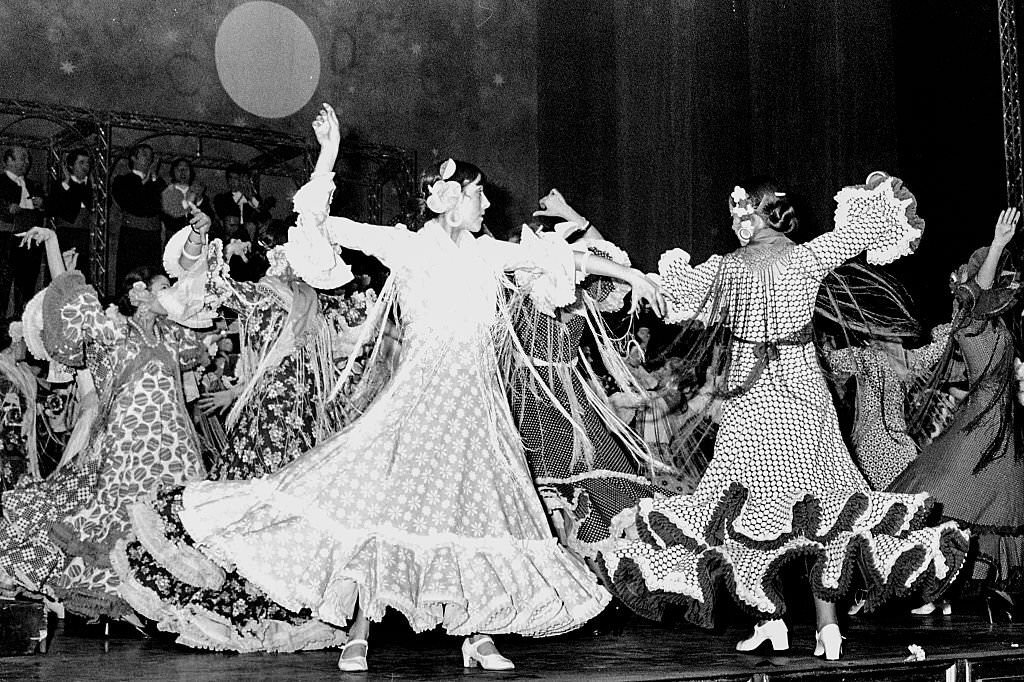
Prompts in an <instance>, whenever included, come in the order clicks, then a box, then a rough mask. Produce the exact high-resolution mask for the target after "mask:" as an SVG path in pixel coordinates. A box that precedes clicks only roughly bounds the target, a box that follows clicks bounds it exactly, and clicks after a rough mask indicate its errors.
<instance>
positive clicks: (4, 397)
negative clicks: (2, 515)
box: [0, 358, 36, 511]
mask: <svg viewBox="0 0 1024 682" xmlns="http://www.w3.org/2000/svg"><path fill="white" fill-rule="evenodd" d="M35 382H36V379H35V377H34V376H32V375H31V373H29V372H28V370H27V369H25V367H24V366H23V365H22V364H21V363H15V362H11V361H7V360H6V359H3V358H0V495H2V493H3V492H5V491H7V490H10V489H12V488H14V486H15V485H16V484H17V483H18V481H19V480H21V477H22V476H25V475H26V474H30V473H33V472H32V468H33V466H32V458H31V456H30V454H29V447H30V445H31V444H30V443H29V438H30V434H32V433H34V431H35V429H34V428H32V426H33V425H34V424H33V420H35V418H36V417H35V409H34V408H35V400H36V397H35V395H26V393H28V392H30V391H32V390H33V389H34V387H35ZM26 389H28V390H26ZM0 511H3V506H2V497H0Z"/></svg>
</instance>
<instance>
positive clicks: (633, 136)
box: [537, 0, 1005, 322]
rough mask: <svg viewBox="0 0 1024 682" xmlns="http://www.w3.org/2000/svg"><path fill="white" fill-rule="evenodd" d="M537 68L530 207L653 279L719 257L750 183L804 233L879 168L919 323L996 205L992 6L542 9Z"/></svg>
mask: <svg viewBox="0 0 1024 682" xmlns="http://www.w3.org/2000/svg"><path fill="white" fill-rule="evenodd" d="M537 68H538V72H537V85H538V112H537V113H538V115H537V119H538V153H539V158H538V162H539V163H538V166H539V178H540V185H541V186H540V191H541V193H543V192H545V191H547V189H548V188H549V187H551V186H556V187H558V188H559V189H561V190H562V191H563V192H564V193H565V194H566V196H567V197H568V198H569V200H570V202H571V203H573V204H574V205H576V206H577V207H578V208H579V210H580V212H581V213H583V214H584V215H586V216H588V217H589V218H591V219H592V220H593V222H594V223H596V224H598V225H600V227H601V228H602V229H603V230H605V231H606V232H607V234H608V235H609V236H610V237H612V238H613V239H615V240H616V241H617V242H618V243H619V244H620V245H621V246H623V247H624V248H625V249H627V251H629V252H630V254H632V255H633V257H634V260H635V261H636V262H637V263H638V264H640V265H641V266H643V267H645V268H648V269H650V268H653V267H655V265H656V263H657V258H658V255H659V254H660V253H662V252H663V251H665V250H666V249H668V248H670V247H675V246H679V247H682V248H684V249H686V250H688V251H690V252H691V253H692V254H693V256H694V260H695V262H699V261H701V260H703V259H705V258H706V257H707V256H708V255H710V254H711V253H714V252H718V251H724V250H726V249H729V248H732V247H733V245H734V244H733V242H732V235H731V233H730V232H728V230H727V229H726V228H727V226H728V213H727V209H726V197H727V196H728V194H729V191H730V190H731V188H732V186H733V185H734V184H736V183H737V182H742V180H743V179H744V178H745V177H748V176H750V175H752V174H770V175H774V176H775V177H777V178H778V179H779V180H781V181H782V182H783V183H784V184H786V185H788V186H789V188H790V189H791V190H792V191H793V192H794V194H795V195H796V196H797V197H799V198H800V199H801V200H802V201H801V207H802V209H803V218H804V220H803V228H802V232H803V233H804V234H803V235H802V236H803V237H809V236H813V235H814V234H816V233H817V232H819V231H820V230H822V229H825V228H827V227H830V226H831V220H832V211H833V208H834V204H833V202H832V196H833V195H834V194H835V192H836V191H837V190H838V189H839V188H840V187H841V186H843V185H844V184H851V183H856V182H862V181H863V179H864V177H865V176H866V175H867V173H868V172H870V171H871V170H874V169H876V168H882V169H886V170H890V171H891V172H893V173H895V174H898V175H901V176H902V177H903V178H904V179H905V180H906V182H907V184H908V185H909V186H910V187H911V188H912V189H913V190H914V191H915V192H916V193H917V195H918V197H919V199H920V202H921V208H920V212H921V214H922V215H923V216H924V217H925V218H926V220H927V221H928V231H927V232H926V236H925V239H924V241H923V243H922V246H921V249H920V251H919V253H918V255H915V256H913V257H911V258H909V259H904V261H903V262H901V263H899V264H898V265H897V266H895V267H894V268H893V271H894V272H895V273H896V274H897V275H898V276H900V277H901V278H902V279H904V280H905V282H906V283H907V284H908V286H909V287H910V288H911V290H912V292H913V293H914V294H915V296H916V298H917V299H918V301H919V303H920V305H921V308H922V313H923V314H924V316H925V317H926V319H927V321H929V322H932V321H935V320H937V319H941V317H942V315H945V314H948V313H947V311H948V306H949V299H948V296H947V295H946V294H945V281H946V278H947V275H948V272H949V271H950V269H951V268H952V266H953V265H955V264H956V263H958V262H961V261H962V260H964V259H965V258H966V255H967V254H968V253H969V251H970V250H971V249H973V248H975V247H977V246H978V245H980V244H982V243H984V242H985V241H986V240H987V239H988V238H989V237H990V236H991V229H992V225H993V224H994V220H995V216H996V215H997V214H998V211H999V209H1000V208H1001V206H1002V204H1003V203H1004V201H1005V199H1004V193H1005V181H1004V171H1003V161H1002V119H1001V95H1000V79H999V47H998V32H997V14H996V4H995V0H976V1H975V0H972V2H962V1H960V0H859V1H854V0H845V1H840V0H832V1H830V2H823V1H822V0H735V1H732V0H645V2H643V3H636V2H630V1H629V0H614V1H609V2H597V1H593V2H572V1H559V0H539V2H538V59H537ZM935 292H939V294H938V295H936V293H935Z"/></svg>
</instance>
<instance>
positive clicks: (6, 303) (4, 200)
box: [0, 146, 43, 314]
mask: <svg viewBox="0 0 1024 682" xmlns="http://www.w3.org/2000/svg"><path fill="white" fill-rule="evenodd" d="M3 164H4V172H3V173H0V311H2V312H4V314H11V313H14V314H20V312H21V310H22V308H23V307H24V305H25V303H27V302H28V300H29V299H30V298H32V295H33V294H34V293H35V289H36V282H37V281H38V279H39V268H40V264H41V263H42V258H41V256H40V254H39V249H19V248H18V244H19V242H20V239H19V238H18V237H17V236H16V235H17V233H19V232H24V231H25V230H27V229H29V228H31V227H35V226H37V225H42V224H43V213H42V210H41V209H42V208H43V193H42V192H41V191H40V188H39V185H38V184H36V183H35V182H33V181H32V180H30V179H28V178H27V177H26V174H27V173H28V169H29V167H30V166H31V164H32V157H31V156H29V153H28V149H26V148H25V147H21V146H13V147H8V148H7V149H5V150H4V153H3ZM12 294H13V297H12Z"/></svg>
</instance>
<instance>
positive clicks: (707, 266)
mask: <svg viewBox="0 0 1024 682" xmlns="http://www.w3.org/2000/svg"><path fill="white" fill-rule="evenodd" d="M721 267H722V257H721V256H718V255H714V256H712V257H711V258H709V259H707V260H706V261H704V262H703V263H701V264H700V265H698V266H697V267H691V266H690V254H688V253H687V252H686V251H683V250H682V249H672V250H671V251H666V252H665V253H664V254H662V256H661V258H660V259H659V260H658V276H657V279H658V281H659V284H660V285H661V289H662V292H663V293H664V294H665V299H666V301H667V302H668V304H669V306H668V307H669V311H668V315H666V316H665V321H666V322H669V323H671V324H675V323H679V322H682V321H683V320H692V319H694V318H696V317H700V316H701V313H707V312H708V311H707V310H705V308H707V307H708V305H709V297H710V293H711V289H712V287H713V286H714V283H715V281H716V279H717V278H718V276H719V271H720V270H721Z"/></svg>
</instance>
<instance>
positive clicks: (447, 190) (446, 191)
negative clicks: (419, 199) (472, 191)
mask: <svg viewBox="0 0 1024 682" xmlns="http://www.w3.org/2000/svg"><path fill="white" fill-rule="evenodd" d="M461 197H462V185H460V184H459V183H457V182H455V181H454V180H438V181H437V182H435V183H434V184H433V185H431V186H430V196H428V197H427V208H429V209H430V210H431V211H433V212H434V213H437V214H438V215H441V214H442V213H447V212H448V211H450V210H452V209H453V208H455V207H456V206H457V205H458V203H459V199H460V198H461Z"/></svg>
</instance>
